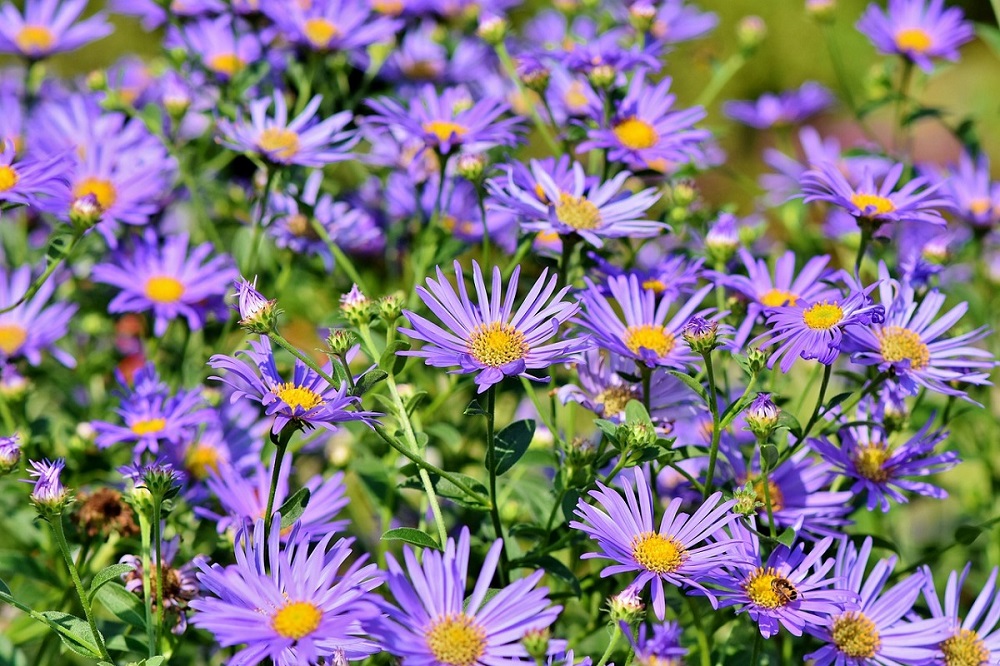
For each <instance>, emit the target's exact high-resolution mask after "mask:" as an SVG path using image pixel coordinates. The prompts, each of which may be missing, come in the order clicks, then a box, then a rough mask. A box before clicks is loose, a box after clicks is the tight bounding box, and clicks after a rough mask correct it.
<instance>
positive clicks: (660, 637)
mask: <svg viewBox="0 0 1000 666" xmlns="http://www.w3.org/2000/svg"><path fill="white" fill-rule="evenodd" d="M647 629H648V627H647V626H646V625H645V624H643V625H641V626H640V627H639V632H638V634H637V635H636V636H635V638H633V637H632V632H631V631H625V632H624V633H625V637H626V638H628V640H629V643H631V644H632V649H633V650H635V660H636V663H638V664H639V666H681V665H682V664H683V663H684V657H686V656H687V653H688V651H687V648H685V647H682V646H681V634H682V633H683V632H682V631H681V625H679V624H678V623H677V622H663V623H661V624H655V625H653V628H652V631H647Z"/></svg>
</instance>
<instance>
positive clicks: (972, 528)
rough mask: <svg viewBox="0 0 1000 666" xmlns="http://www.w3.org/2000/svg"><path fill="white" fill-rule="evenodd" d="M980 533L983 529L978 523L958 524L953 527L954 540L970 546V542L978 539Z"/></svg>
mask: <svg viewBox="0 0 1000 666" xmlns="http://www.w3.org/2000/svg"><path fill="white" fill-rule="evenodd" d="M982 533H983V530H982V528H980V527H979V525H959V526H958V528H956V529H955V541H957V542H958V543H960V544H962V545H963V546H971V545H972V542H974V541H975V540H976V539H978V538H979V535H980V534H982Z"/></svg>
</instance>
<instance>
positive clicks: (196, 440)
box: [165, 418, 263, 505]
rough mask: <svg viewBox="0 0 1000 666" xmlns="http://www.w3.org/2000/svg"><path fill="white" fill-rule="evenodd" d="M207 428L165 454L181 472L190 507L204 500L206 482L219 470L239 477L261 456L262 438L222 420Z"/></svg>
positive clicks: (219, 419)
mask: <svg viewBox="0 0 1000 666" xmlns="http://www.w3.org/2000/svg"><path fill="white" fill-rule="evenodd" d="M216 421H217V422H215V423H211V424H210V425H208V426H207V427H206V428H205V429H204V430H203V431H202V432H200V433H198V434H197V435H196V436H194V437H193V438H192V439H191V440H190V441H189V442H188V443H187V445H186V446H184V447H170V448H169V449H168V450H167V451H166V452H165V455H166V456H167V458H168V459H169V460H170V463H171V464H172V465H173V466H174V467H175V468H177V469H178V470H182V471H183V475H184V481H185V484H186V487H185V489H184V497H185V499H187V500H188V501H189V503H190V504H192V505H198V504H202V503H204V501H205V500H207V499H208V495H209V492H208V489H207V487H206V483H205V482H206V481H207V479H208V478H209V477H210V476H211V475H212V474H213V473H218V472H219V471H220V470H222V469H227V470H232V473H233V474H237V475H238V474H243V473H244V472H245V471H246V470H248V469H250V468H251V467H252V466H253V465H255V464H257V463H258V461H259V460H260V457H261V448H262V447H263V438H262V437H260V436H259V435H258V434H257V433H251V432H250V431H249V430H247V429H246V428H241V427H238V426H237V425H236V424H232V423H227V422H225V421H224V420H223V419H221V418H218V419H216Z"/></svg>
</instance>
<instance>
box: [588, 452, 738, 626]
mask: <svg viewBox="0 0 1000 666" xmlns="http://www.w3.org/2000/svg"><path fill="white" fill-rule="evenodd" d="M634 474H635V485H636V489H635V490H633V488H632V484H631V483H630V482H628V481H625V483H624V484H623V488H624V491H625V499H624V500H623V499H622V497H621V495H619V494H618V492H617V491H615V490H612V489H610V488H608V487H607V486H605V485H604V484H603V483H600V482H598V484H597V487H598V489H597V490H592V491H590V493H589V495H590V496H591V497H592V498H594V499H595V500H597V502H598V504H599V505H600V508H597V507H593V506H590V505H589V504H587V503H586V502H584V501H583V500H582V499H581V500H580V502H579V503H578V504H577V508H576V511H575V512H574V513H575V514H576V515H577V516H579V517H580V518H581V520H582V521H583V522H580V521H572V522H571V523H570V524H569V526H570V527H572V528H574V529H578V530H581V531H582V532H584V533H585V534H587V535H588V536H589V537H591V538H592V539H595V540H596V541H597V544H598V546H599V547H600V549H601V550H600V552H596V553H585V554H584V555H583V558H584V559H590V558H595V557H597V558H603V559H608V560H611V561H612V562H615V564H613V565H610V566H607V567H605V568H604V569H603V570H602V571H601V577H602V578H603V577H607V576H612V575H614V574H619V573H632V572H636V573H637V577H636V579H635V582H634V585H635V586H636V588H638V589H642V588H644V587H645V586H646V584H647V583H651V584H652V598H653V610H654V612H655V613H656V617H657V618H658V619H660V620H662V619H663V615H664V612H665V609H666V602H665V595H664V590H663V583H664V582H666V583H669V584H670V585H676V586H678V587H682V586H689V587H692V588H694V589H696V590H700V591H701V592H702V593H703V594H705V595H706V596H708V598H709V600H710V601H711V602H712V605H713V606H715V604H716V601H715V597H714V596H713V595H712V593H711V592H709V591H708V590H707V589H705V588H704V587H703V586H702V585H701V582H700V581H702V580H703V579H704V578H705V577H706V576H707V575H708V574H709V573H711V572H712V570H714V569H716V568H717V567H718V566H719V564H720V561H721V559H722V558H726V557H731V556H732V551H733V545H734V543H733V540H732V539H729V538H727V537H721V538H719V539H716V540H714V541H710V542H708V543H705V544H704V545H700V546H699V545H698V544H699V543H702V542H703V541H705V539H706V538H707V537H708V536H709V535H712V534H713V533H717V532H718V531H719V530H720V529H721V528H722V527H724V526H726V525H728V524H729V523H730V522H732V521H733V520H734V519H735V516H734V514H733V513H732V512H731V511H730V509H731V508H732V506H733V504H734V502H733V501H732V500H729V501H725V502H720V500H721V499H722V493H714V494H713V495H711V496H710V497H709V498H708V499H707V500H706V501H705V503H704V504H703V505H702V506H701V507H699V508H698V510H697V511H695V512H694V513H693V514H692V515H690V516H689V515H688V514H685V513H679V510H680V507H681V502H682V500H681V499H680V498H674V499H673V500H671V501H670V504H669V505H668V506H667V508H666V510H665V511H664V514H663V518H662V519H661V521H660V528H659V530H657V529H656V528H655V527H654V525H653V497H652V493H651V491H650V489H649V485H648V484H647V482H646V476H645V472H643V471H642V470H640V469H639V468H636V469H635V470H634ZM623 480H624V478H623Z"/></svg>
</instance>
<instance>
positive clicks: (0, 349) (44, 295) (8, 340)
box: [0, 266, 77, 368]
mask: <svg viewBox="0 0 1000 666" xmlns="http://www.w3.org/2000/svg"><path fill="white" fill-rule="evenodd" d="M31 283H32V270H31V266H21V267H20V268H15V269H13V270H12V271H8V270H5V269H3V268H0V308H6V307H9V306H10V305H11V304H12V303H15V302H16V301H18V300H20V299H21V297H23V296H24V295H25V294H26V293H27V292H28V287H30V286H31ZM58 283H59V281H58V280H57V279H55V278H50V279H48V280H46V281H45V282H44V283H43V284H42V286H41V287H39V289H38V291H36V292H35V294H34V295H33V296H32V297H31V298H29V299H28V300H27V301H25V302H24V303H22V304H21V305H18V306H17V307H16V308H14V309H13V310H11V311H10V312H4V313H3V314H0V360H2V361H4V362H6V361H9V360H11V359H16V358H25V359H27V361H28V363H30V364H31V365H38V364H39V363H41V362H42V352H43V351H48V352H49V353H51V354H52V356H54V357H55V358H56V359H57V360H58V361H59V362H60V363H62V364H63V365H65V366H66V367H68V368H73V367H76V359H74V358H73V356H72V354H69V353H67V352H65V351H63V350H61V349H59V348H58V347H56V346H55V343H56V341H57V340H59V339H61V338H62V337H63V336H64V335H66V330H67V327H68V325H69V322H70V319H72V318H73V315H74V314H75V313H76V310H77V306H76V305H75V304H69V303H53V304H51V305H50V304H49V300H50V299H51V298H52V294H53V293H54V292H55V290H56V286H57V285H58Z"/></svg>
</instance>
